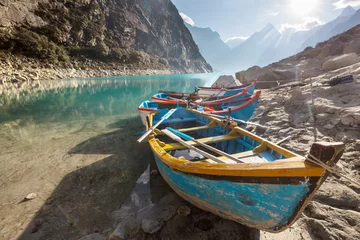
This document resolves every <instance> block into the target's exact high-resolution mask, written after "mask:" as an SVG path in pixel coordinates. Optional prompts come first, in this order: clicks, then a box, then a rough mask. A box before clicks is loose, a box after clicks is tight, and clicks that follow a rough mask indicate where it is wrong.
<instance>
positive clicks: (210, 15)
mask: <svg viewBox="0 0 360 240" xmlns="http://www.w3.org/2000/svg"><path fill="white" fill-rule="evenodd" d="M172 1H173V3H174V4H175V5H176V7H177V8H178V10H179V12H181V13H184V14H185V15H187V16H188V17H190V18H191V19H192V20H193V22H194V23H195V26H199V27H210V28H211V29H212V30H215V31H217V32H218V33H219V34H220V36H221V38H222V39H223V40H224V41H226V40H227V39H229V38H232V37H247V36H250V35H251V34H253V33H254V32H256V31H260V30H261V29H262V28H263V27H265V26H266V25H267V24H268V23H272V24H273V25H274V26H275V27H276V28H277V29H278V30H285V29H286V28H295V29H298V30H301V29H307V28H309V26H313V25H317V24H322V23H326V22H328V21H331V20H332V19H334V18H336V17H337V16H338V15H339V14H340V13H341V11H342V10H343V8H344V7H346V6H347V5H352V6H353V7H354V8H358V7H360V0H172Z"/></svg>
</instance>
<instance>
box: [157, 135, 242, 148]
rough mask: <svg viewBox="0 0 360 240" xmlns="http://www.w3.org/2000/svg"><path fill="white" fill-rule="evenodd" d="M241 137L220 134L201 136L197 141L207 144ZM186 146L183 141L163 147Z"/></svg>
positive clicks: (191, 143)
mask: <svg viewBox="0 0 360 240" xmlns="http://www.w3.org/2000/svg"><path fill="white" fill-rule="evenodd" d="M239 137H240V136H229V135H220V136H216V137H207V138H200V139H198V140H197V141H199V142H202V143H205V144H211V143H217V142H223V141H230V140H235V139H238V138H239ZM186 143H187V144H189V145H191V146H198V145H199V144H198V143H195V142H193V141H186ZM184 148H186V147H185V146H184V145H183V144H181V143H168V144H166V145H165V146H164V147H163V149H164V150H165V151H171V150H177V149H184Z"/></svg>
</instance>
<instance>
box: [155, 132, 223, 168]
mask: <svg viewBox="0 0 360 240" xmlns="http://www.w3.org/2000/svg"><path fill="white" fill-rule="evenodd" d="M161 131H162V132H163V133H164V134H165V135H166V136H168V137H169V138H171V139H172V140H174V141H176V142H178V143H180V144H182V145H184V146H185V147H187V148H188V149H191V150H193V151H195V152H197V153H200V154H201V155H203V156H205V157H207V158H209V159H211V160H214V161H215V162H217V163H224V162H223V161H221V159H219V158H217V157H215V156H214V155H211V154H210V153H207V152H205V151H203V150H200V149H198V148H196V147H194V146H191V145H190V144H188V143H186V142H185V141H183V140H182V139H181V138H180V137H178V136H176V135H175V134H173V133H172V132H170V131H169V130H167V129H163V130H161Z"/></svg>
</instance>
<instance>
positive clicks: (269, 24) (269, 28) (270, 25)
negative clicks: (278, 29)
mask: <svg viewBox="0 0 360 240" xmlns="http://www.w3.org/2000/svg"><path fill="white" fill-rule="evenodd" d="M273 29H275V27H274V25H272V23H268V24H267V25H266V27H264V28H263V29H262V30H261V32H269V31H271V30H273Z"/></svg>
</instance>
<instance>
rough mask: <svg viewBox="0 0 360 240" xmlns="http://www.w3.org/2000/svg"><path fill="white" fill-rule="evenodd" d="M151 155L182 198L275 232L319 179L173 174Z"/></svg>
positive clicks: (250, 224) (288, 218) (285, 224)
mask: <svg viewBox="0 0 360 240" xmlns="http://www.w3.org/2000/svg"><path fill="white" fill-rule="evenodd" d="M154 155H155V161H156V164H157V166H158V169H159V171H160V173H161V175H162V176H163V178H164V180H165V181H166V182H167V183H168V184H169V186H170V187H171V188H172V189H173V190H174V191H175V192H176V193H177V194H178V195H180V196H181V197H182V198H184V199H185V200H187V201H188V202H190V203H192V204H194V205H195V206H197V207H199V208H201V209H203V210H205V211H209V212H212V213H214V214H216V215H218V216H220V217H223V218H226V219H229V220H233V221H236V222H238V223H241V224H244V225H246V226H249V227H253V228H257V229H261V230H264V231H269V232H278V231H281V230H282V229H283V228H286V227H288V225H289V223H290V222H292V220H293V219H294V218H295V217H296V213H297V210H298V209H297V207H298V204H299V202H304V201H305V200H306V199H307V198H308V196H309V194H310V193H311V192H312V190H313V189H314V187H315V186H316V181H317V180H318V179H319V178H316V177H313V178H312V179H310V180H309V181H305V179H303V181H301V179H298V181H297V182H294V178H292V179H291V178H284V179H283V180H279V178H273V179H272V180H269V178H263V177H251V178H241V177H221V176H206V175H197V174H188V173H183V172H180V171H176V170H173V169H171V168H170V167H168V166H167V165H166V164H164V163H163V162H162V161H161V160H160V157H158V156H157V155H156V154H154Z"/></svg>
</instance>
